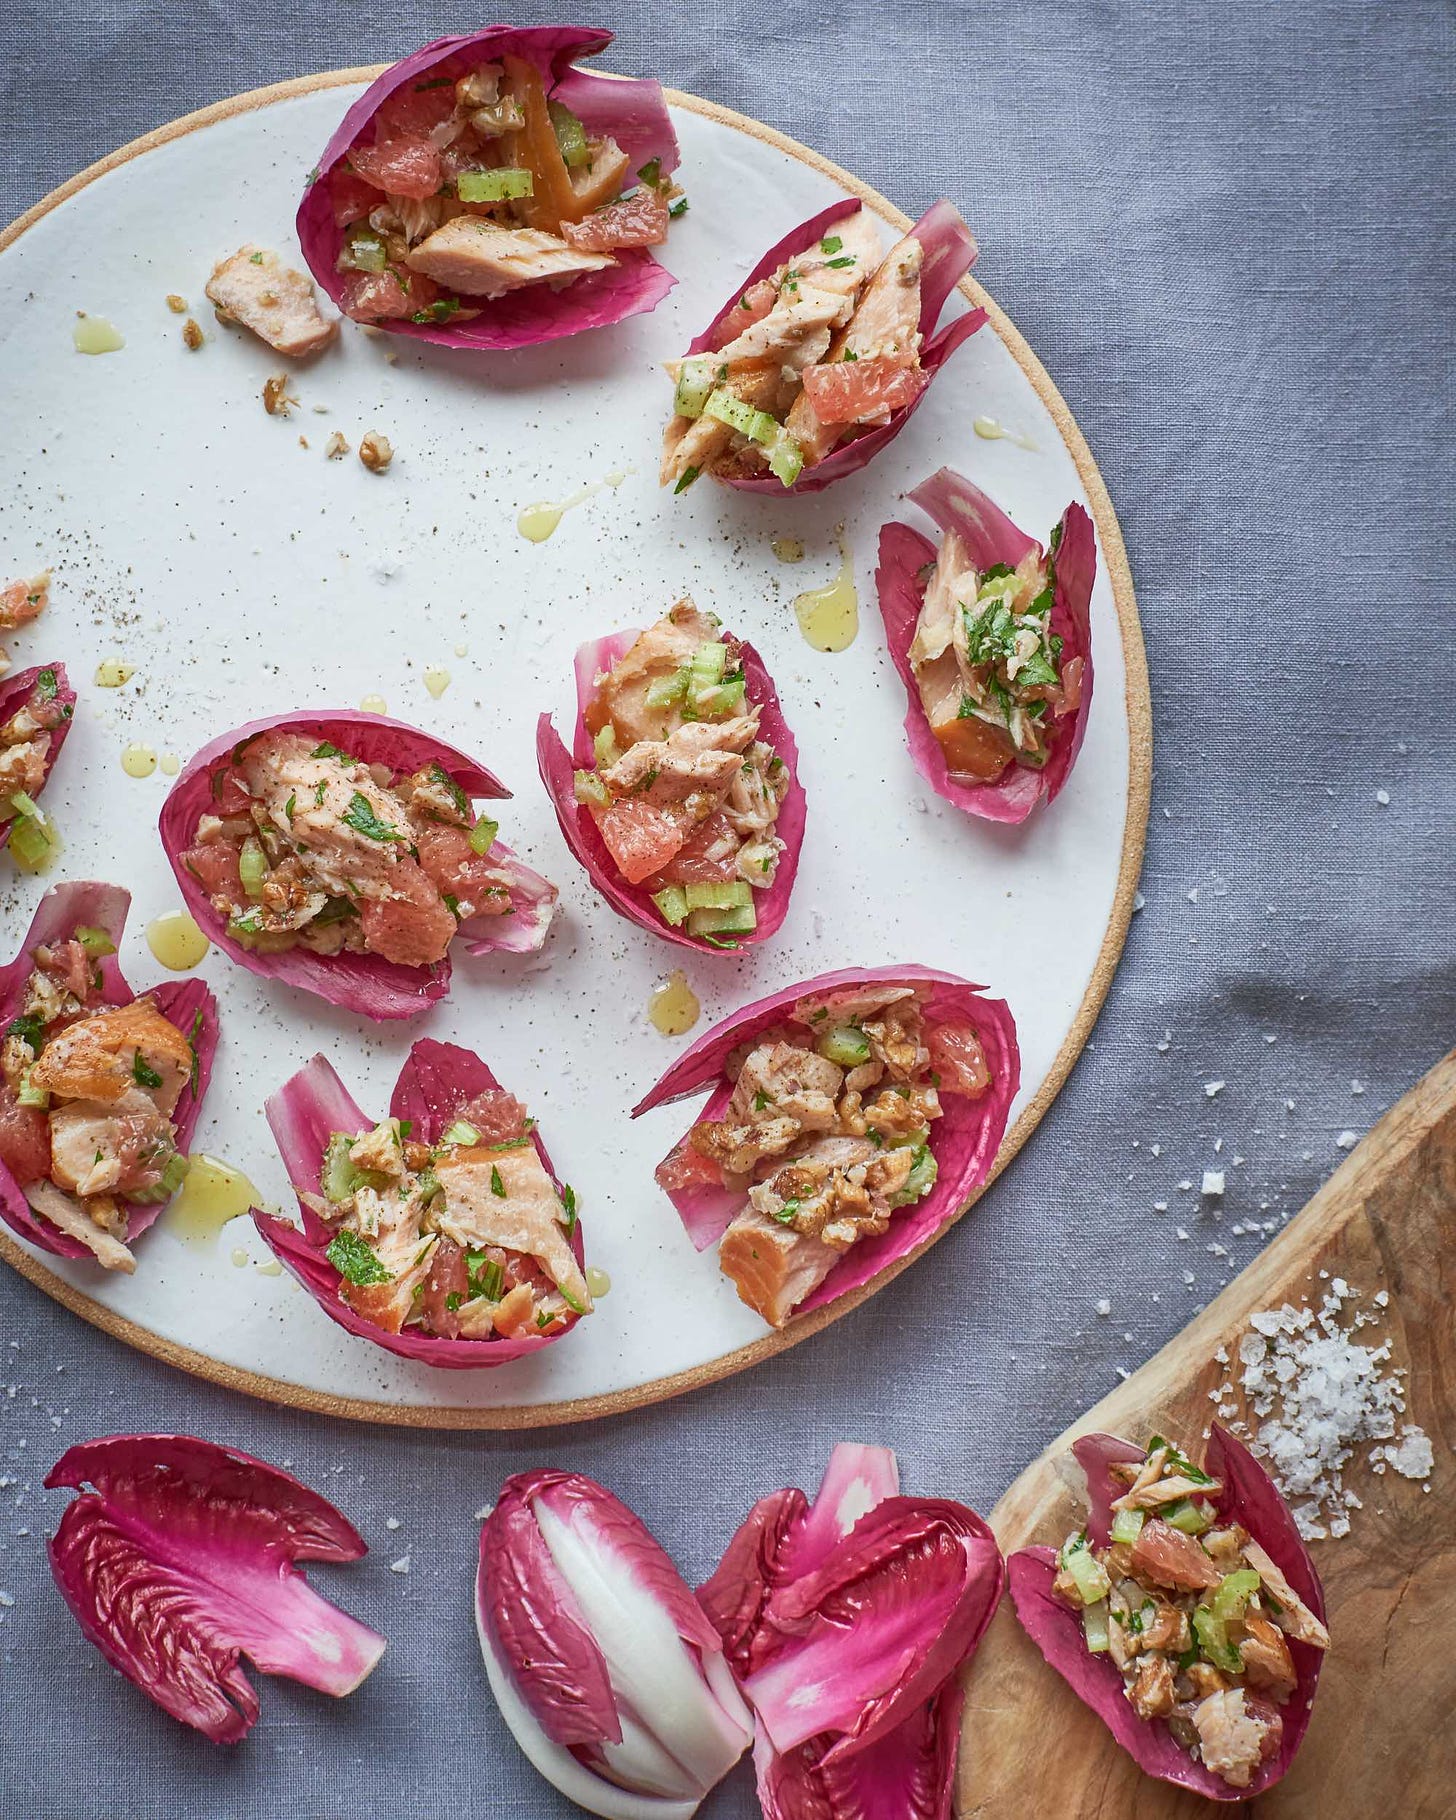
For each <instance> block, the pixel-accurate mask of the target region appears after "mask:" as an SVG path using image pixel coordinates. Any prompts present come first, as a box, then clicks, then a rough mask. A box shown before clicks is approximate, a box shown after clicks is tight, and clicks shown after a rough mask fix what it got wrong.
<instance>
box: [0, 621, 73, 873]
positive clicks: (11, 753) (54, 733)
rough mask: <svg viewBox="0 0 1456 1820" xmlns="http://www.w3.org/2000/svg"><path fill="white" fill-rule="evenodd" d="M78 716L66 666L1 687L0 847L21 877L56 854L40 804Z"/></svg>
mask: <svg viewBox="0 0 1456 1820" xmlns="http://www.w3.org/2000/svg"><path fill="white" fill-rule="evenodd" d="M37 611H39V609H37ZM75 711H76V691H75V690H74V689H73V688H72V687H71V685H70V682H69V680H68V679H67V676H66V666H65V665H64V664H47V665H46V666H45V668H44V669H36V670H22V671H20V672H19V673H18V674H17V675H15V676H11V677H8V678H7V679H6V680H5V681H4V682H0V847H9V849H10V857H11V858H12V859H13V860H14V861H15V863H16V865H17V866H18V867H19V868H20V870H21V871H22V872H40V871H42V870H43V869H44V868H45V867H46V866H47V865H48V864H49V863H50V861H51V859H52V857H53V855H54V852H55V846H56V838H55V831H54V829H53V827H52V825H51V822H50V820H49V819H48V818H47V816H46V815H45V814H44V813H43V811H42V810H41V809H39V808H38V807H37V803H36V799H37V798H38V797H39V795H40V793H41V791H42V790H44V788H45V786H46V781H47V779H48V778H49V777H50V774H51V767H52V766H53V765H54V764H55V762H56V760H57V759H58V758H59V757H60V755H61V747H62V746H63V745H64V744H65V743H66V735H67V734H68V733H69V732H70V730H71V718H72V716H73V715H74V713H75Z"/></svg>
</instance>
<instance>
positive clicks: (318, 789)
mask: <svg viewBox="0 0 1456 1820" xmlns="http://www.w3.org/2000/svg"><path fill="white" fill-rule="evenodd" d="M328 793H329V786H328V785H327V784H326V783H325V782H324V780H323V779H322V778H320V779H319V781H318V782H317V783H316V784H315V785H314V787H313V806H314V808H315V809H322V808H323V806H324V798H325V797H326V796H327V795H328Z"/></svg>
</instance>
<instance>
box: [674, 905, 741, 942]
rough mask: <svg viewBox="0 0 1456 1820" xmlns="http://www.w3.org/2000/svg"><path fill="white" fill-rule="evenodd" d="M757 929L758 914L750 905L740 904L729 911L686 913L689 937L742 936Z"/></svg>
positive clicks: (694, 911)
mask: <svg viewBox="0 0 1456 1820" xmlns="http://www.w3.org/2000/svg"><path fill="white" fill-rule="evenodd" d="M757 927H758V912H757V911H756V910H755V909H754V907H753V905H752V904H741V905H737V906H735V907H734V908H733V909H731V910H692V911H689V913H688V934H689V935H742V934H744V933H745V932H746V931H747V930H749V929H756V928H757Z"/></svg>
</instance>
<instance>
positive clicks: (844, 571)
mask: <svg viewBox="0 0 1456 1820" xmlns="http://www.w3.org/2000/svg"><path fill="white" fill-rule="evenodd" d="M794 612H795V614H796V615H797V616H798V621H799V630H800V631H801V632H802V633H803V634H804V637H805V638H806V639H807V640H808V642H809V643H810V644H811V645H813V647H814V649H815V650H816V651H847V650H848V649H849V647H850V646H851V645H852V644H853V643H854V641H855V636H856V634H857V633H858V631H859V594H858V592H857V591H856V589H855V585H854V560H853V558H852V557H851V555H850V550H849V543H848V541H847V540H846V538H845V535H844V526H843V525H840V527H839V573H838V574H837V575H836V576H835V578H834V580H833V581H831V582H830V584H829V586H828V587H827V588H810V589H808V590H807V591H806V592H805V593H803V594H800V595H798V596H797V598H796V599H795V601H794Z"/></svg>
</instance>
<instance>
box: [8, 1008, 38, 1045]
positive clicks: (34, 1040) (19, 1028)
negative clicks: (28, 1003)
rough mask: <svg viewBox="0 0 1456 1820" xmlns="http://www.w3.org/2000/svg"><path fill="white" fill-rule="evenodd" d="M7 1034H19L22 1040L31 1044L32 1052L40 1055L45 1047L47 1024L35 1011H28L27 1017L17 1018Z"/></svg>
mask: <svg viewBox="0 0 1456 1820" xmlns="http://www.w3.org/2000/svg"><path fill="white" fill-rule="evenodd" d="M5 1034H6V1036H18V1037H19V1038H20V1039H21V1041H22V1042H24V1043H28V1044H29V1045H30V1048H31V1050H32V1052H33V1053H34V1054H36V1055H39V1054H40V1052H41V1050H42V1049H43V1048H44V1047H45V1025H44V1024H43V1023H42V1022H41V1020H40V1019H39V1018H38V1017H37V1016H36V1015H35V1013H34V1012H30V1013H28V1014H27V1015H26V1016H25V1017H18V1018H16V1019H15V1021H14V1022H13V1023H12V1024H11V1025H10V1027H9V1029H7V1030H6V1032H5Z"/></svg>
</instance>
